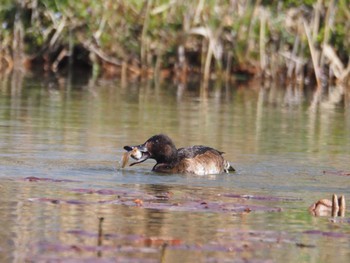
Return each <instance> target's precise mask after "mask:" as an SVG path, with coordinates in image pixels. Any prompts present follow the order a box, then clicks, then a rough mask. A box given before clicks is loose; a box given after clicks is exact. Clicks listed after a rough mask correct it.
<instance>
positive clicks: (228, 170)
mask: <svg viewBox="0 0 350 263" xmlns="http://www.w3.org/2000/svg"><path fill="white" fill-rule="evenodd" d="M224 171H225V173H231V172H235V171H236V170H235V168H233V167H232V166H231V164H230V163H229V162H228V161H226V160H225V163H224Z"/></svg>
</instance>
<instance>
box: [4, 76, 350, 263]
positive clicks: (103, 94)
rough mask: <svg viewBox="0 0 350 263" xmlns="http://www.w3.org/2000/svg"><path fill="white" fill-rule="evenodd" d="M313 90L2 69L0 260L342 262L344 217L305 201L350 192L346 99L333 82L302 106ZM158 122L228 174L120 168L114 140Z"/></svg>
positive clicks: (348, 232) (349, 238)
mask: <svg viewBox="0 0 350 263" xmlns="http://www.w3.org/2000/svg"><path fill="white" fill-rule="evenodd" d="M78 79H79V78H78ZM339 92H345V95H341V100H339ZM334 94H335V95H334ZM337 94H338V97H337V96H336V95H337ZM341 94H343V93H341ZM314 96H315V94H314V93H313V92H311V91H310V92H306V91H302V90H300V89H290V88H285V87H278V86H276V85H266V86H265V87H260V86H259V85H256V84H254V83H248V84H230V85H228V84H227V85H224V84H218V83H211V84H210V85H209V89H208V90H205V89H203V88H200V85H199V84H198V83H189V84H187V85H183V84H176V83H173V82H166V81H164V82H162V83H155V82H152V81H144V82H141V83H140V82H131V83H127V84H125V83H121V82H120V81H115V80H99V81H97V82H96V83H91V82H90V83H89V82H83V81H81V82H80V83H79V82H77V83H75V84H73V85H71V84H69V81H68V80H66V79H60V80H59V81H57V80H55V79H48V78H45V77H29V76H26V77H23V76H13V77H12V78H3V80H2V81H1V84H0V155H1V158H0V169H1V170H0V200H1V203H0V225H1V229H0V261H1V262H58V261H59V262H60V261H62V262H247V261H248V262H283V261H285V262H331V261H334V260H336V261H337V262H349V259H350V252H349V245H350V223H349V220H350V219H349V217H348V215H346V216H345V218H343V219H341V218H338V219H337V220H336V222H335V223H334V222H332V220H330V218H329V217H313V216H311V215H310V214H309V213H308V211H307V208H308V207H309V206H310V205H311V204H312V203H313V202H315V201H317V200H318V199H321V198H330V197H331V195H332V194H333V193H336V194H338V195H340V194H344V195H345V197H346V198H347V199H348V200H350V199H349V197H350V188H349V185H350V182H349V180H350V177H349V176H346V175H344V174H346V173H349V172H350V165H349V160H350V110H349V109H350V99H349V95H348V94H346V91H344V90H340V91H339V90H338V89H336V88H334V90H331V91H329V93H327V94H324V95H322V97H321V102H320V104H319V105H317V106H316V107H315V108H313V109H311V108H310V105H312V101H313V99H314ZM157 133H166V134H168V135H169V136H170V137H171V138H173V140H174V142H175V144H176V145H177V146H178V147H183V146H189V145H194V144H203V145H208V146H211V147H214V148H217V149H219V150H221V151H223V152H225V157H226V159H228V160H230V161H231V163H232V165H233V166H234V167H235V168H236V170H237V172H236V173H234V174H225V175H210V176H191V175H177V174H174V175H168V176H164V175H159V174H155V173H153V172H151V169H152V166H153V165H154V162H153V161H152V160H148V161H147V162H145V163H143V164H140V165H138V166H133V167H127V168H125V169H121V168H120V159H121V157H122V154H123V152H124V151H123V146H124V145H135V144H140V143H143V142H144V141H145V140H146V139H148V138H149V137H150V136H152V135H154V134H157ZM29 177H32V180H29V179H28V178H29ZM33 177H35V178H36V179H35V178H34V179H33ZM26 178H27V179H26ZM40 179H41V180H40ZM242 195H251V196H255V197H257V198H242ZM348 202H349V201H348ZM240 207H243V208H242V209H241V210H240ZM101 217H103V218H104V220H103V223H102V225H101V227H100V228H99V218H101ZM99 229H100V230H101V229H102V234H100V240H99V235H98V232H99ZM164 244H166V245H164Z"/></svg>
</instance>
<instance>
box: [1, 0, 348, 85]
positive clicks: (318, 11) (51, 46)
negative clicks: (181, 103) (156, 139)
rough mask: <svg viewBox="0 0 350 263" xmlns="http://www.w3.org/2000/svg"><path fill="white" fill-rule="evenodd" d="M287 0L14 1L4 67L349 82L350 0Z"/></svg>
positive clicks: (8, 12) (7, 12)
mask: <svg viewBox="0 0 350 263" xmlns="http://www.w3.org/2000/svg"><path fill="white" fill-rule="evenodd" d="M288 3H289V2H288V1H285V2H283V3H282V2H279V1H278V3H274V2H272V3H271V4H263V2H262V1H260V0H257V1H229V2H226V1H203V0H197V1H190V2H189V1H185V0H180V1H174V0H169V1H160V0H147V1H123V0H122V1H112V0H107V1H104V2H103V3H95V2H90V1H84V2H79V3H78V2H71V3H69V4H68V3H58V2H57V1H56V2H53V3H51V4H49V2H47V1H40V0H32V1H18V2H15V3H12V2H11V1H5V4H0V7H2V8H0V19H3V20H4V23H3V30H2V31H1V32H0V38H1V41H2V45H1V47H0V67H1V68H0V69H5V68H11V67H12V65H13V66H14V67H20V66H21V65H24V64H25V63H24V60H25V61H26V62H29V63H27V64H34V63H36V64H39V65H41V66H42V68H43V69H44V70H49V71H53V72H56V71H59V70H61V69H62V68H64V67H71V66H72V64H76V63H77V62H79V63H81V62H83V63H85V65H86V66H88V67H92V66H91V65H93V67H94V69H96V70H95V72H97V71H98V70H100V69H101V70H102V73H103V72H110V73H112V74H119V75H120V76H121V77H123V78H125V77H126V76H128V75H139V76H146V77H148V76H156V77H158V78H161V77H163V76H169V74H173V75H174V76H176V77H177V78H179V79H182V80H185V79H186V76H187V74H188V73H189V72H191V73H196V74H200V75H201V76H202V78H203V80H205V81H208V80H209V79H211V78H212V77H216V78H218V77H221V76H225V78H226V79H229V78H230V77H231V75H234V74H235V73H237V72H239V73H244V74H248V75H249V74H256V73H261V75H263V76H265V77H268V78H271V79H277V78H281V75H283V76H284V77H283V78H284V79H285V80H287V81H288V82H290V81H294V80H297V81H298V82H302V83H303V82H305V81H306V79H307V80H308V81H309V82H310V78H313V79H314V80H315V82H316V83H317V87H318V88H319V89H320V88H321V87H324V86H327V85H329V83H330V81H331V80H332V79H335V80H336V81H338V82H341V83H343V84H345V85H347V84H349V72H350V63H349V61H350V59H349V56H348V54H349V53H350V42H349V40H348V37H347V34H346V33H347V32H349V30H350V23H349V22H348V21H350V10H349V7H348V6H347V4H346V3H347V2H346V1H345V0H339V1H335V0H331V1H329V2H328V1H322V0H315V1H314V2H313V4H312V5H308V6H307V5H300V6H298V7H293V6H292V5H288ZM5 7H6V8H5ZM28 18H29V19H28ZM38 29H40V30H38ZM76 47H80V49H79V50H80V51H81V50H84V52H85V53H80V54H77V53H76V51H75V50H76ZM307 47H308V48H307ZM82 57H83V59H81V58H82ZM24 58H26V59H24ZM97 65H98V66H97ZM100 73H101V72H97V74H100Z"/></svg>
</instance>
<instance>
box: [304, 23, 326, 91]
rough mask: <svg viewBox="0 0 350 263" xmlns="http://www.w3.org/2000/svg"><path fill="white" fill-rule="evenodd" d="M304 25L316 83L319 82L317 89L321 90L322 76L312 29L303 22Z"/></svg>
mask: <svg viewBox="0 0 350 263" xmlns="http://www.w3.org/2000/svg"><path fill="white" fill-rule="evenodd" d="M303 25H304V30H305V34H306V37H307V42H308V45H309V49H310V53H311V59H312V64H313V66H314V71H315V77H316V81H317V89H319V90H321V87H322V86H321V76H320V69H319V66H318V62H317V60H318V56H317V51H316V49H315V47H314V45H313V42H312V39H311V36H310V29H309V26H308V25H307V24H306V21H305V20H303Z"/></svg>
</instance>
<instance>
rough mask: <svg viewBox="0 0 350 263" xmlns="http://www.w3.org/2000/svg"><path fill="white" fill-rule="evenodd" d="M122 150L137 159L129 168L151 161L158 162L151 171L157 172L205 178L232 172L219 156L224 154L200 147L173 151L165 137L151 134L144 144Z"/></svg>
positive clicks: (167, 138) (170, 143) (230, 167)
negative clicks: (203, 176)
mask: <svg viewBox="0 0 350 263" xmlns="http://www.w3.org/2000/svg"><path fill="white" fill-rule="evenodd" d="M124 149H125V150H126V151H128V152H130V153H131V155H130V156H131V157H132V158H133V159H135V160H136V162H134V163H131V164H130V166H132V165H135V164H139V163H142V162H144V161H146V160H147V159H154V160H156V162H157V163H156V164H155V165H154V167H153V169H152V171H155V172H159V173H189V174H196V175H207V174H220V173H224V172H225V173H228V172H231V171H235V170H234V168H233V167H232V166H231V165H230V163H229V162H228V161H226V160H225V159H224V158H223V157H222V154H223V152H220V151H218V150H215V149H213V148H210V147H207V146H202V145H195V146H191V147H187V148H179V149H176V147H175V145H174V143H173V141H172V140H171V139H170V138H169V137H168V136H167V135H165V134H158V135H154V136H152V137H151V138H149V139H148V140H147V141H146V142H145V143H144V144H141V145H137V146H124Z"/></svg>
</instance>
